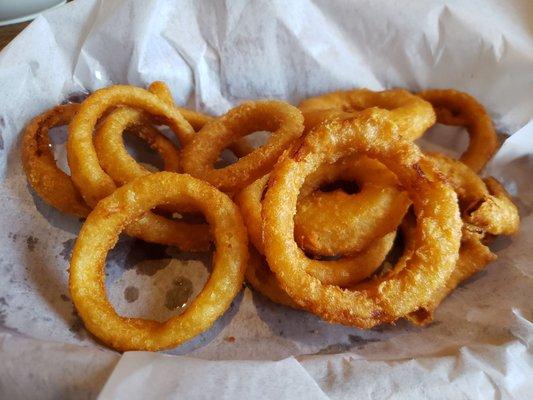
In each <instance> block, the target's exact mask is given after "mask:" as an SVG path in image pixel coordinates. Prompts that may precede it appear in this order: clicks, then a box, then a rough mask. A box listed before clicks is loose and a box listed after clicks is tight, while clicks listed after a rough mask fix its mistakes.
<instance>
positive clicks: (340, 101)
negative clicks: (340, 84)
mask: <svg viewBox="0 0 533 400" xmlns="http://www.w3.org/2000/svg"><path fill="white" fill-rule="evenodd" d="M371 107H379V108H382V109H385V110H389V117H390V118H391V119H393V120H394V122H395V123H396V124H397V125H398V127H399V128H400V131H401V135H402V136H403V137H405V138H406V139H411V140H414V139H417V138H419V137H420V136H422V135H423V134H424V132H425V131H426V130H427V129H428V128H429V127H431V126H433V125H434V124H435V112H434V111H433V107H431V104H429V103H428V102H426V101H424V100H422V101H421V99H420V98H418V97H417V96H415V95H414V94H412V93H410V92H409V91H407V90H403V89H392V90H384V91H381V92H374V91H372V90H368V89H355V90H346V91H338V92H331V93H327V94H324V95H321V96H316V97H311V98H308V99H306V100H303V101H302V102H301V103H300V105H299V108H300V110H302V113H303V114H304V116H305V120H306V122H305V127H306V129H311V128H312V127H313V126H315V125H316V124H317V123H319V122H320V121H321V120H323V119H324V118H327V117H334V116H335V115H338V112H349V113H353V112H357V111H362V110H364V109H367V108H371Z"/></svg>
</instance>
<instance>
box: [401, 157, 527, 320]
mask: <svg viewBox="0 0 533 400" xmlns="http://www.w3.org/2000/svg"><path fill="white" fill-rule="evenodd" d="M433 160H434V161H435V160H439V161H438V162H437V164H438V165H439V169H440V170H441V171H442V170H443V168H441V167H442V166H443V165H447V167H448V171H447V176H453V177H455V178H456V179H451V180H450V183H451V184H452V187H453V188H454V190H455V191H456V193H457V194H458V197H459V204H460V205H462V206H461V210H462V213H463V221H464V223H463V229H462V237H461V248H460V250H459V259H458V261H457V265H456V267H455V269H454V271H453V273H452V275H451V276H450V278H449V279H448V281H447V283H446V285H445V286H444V287H443V288H441V289H440V290H439V291H438V292H437V293H436V294H435V295H434V297H433V298H432V299H431V301H430V302H429V303H428V304H426V305H424V306H423V307H420V308H419V309H418V310H417V311H415V312H413V313H411V314H410V315H409V316H408V317H407V318H408V319H409V320H411V321H412V322H413V323H415V324H417V325H426V324H428V323H429V322H431V321H432V320H433V313H434V311H435V309H436V307H437V306H438V305H439V304H440V303H441V302H442V300H444V298H446V296H448V294H450V293H451V292H452V291H453V290H454V289H455V288H456V287H457V285H459V284H460V283H461V282H463V281H464V280H466V279H468V278H470V277H471V276H472V275H474V274H475V273H476V272H479V271H481V270H482V269H483V268H484V267H485V266H486V265H487V264H488V263H489V262H491V261H493V260H494V259H496V255H495V254H494V253H492V252H491V251H490V249H489V248H488V247H487V246H486V245H485V244H484V243H483V242H484V241H485V240H486V237H487V235H500V234H505V235H512V234H515V233H516V232H517V231H518V227H519V219H520V217H519V214H518V210H517V208H516V206H515V205H514V204H513V203H512V201H511V199H510V197H509V194H508V193H507V192H506V191H505V189H504V188H503V187H502V186H501V184H500V183H499V182H498V181H497V180H496V179H494V178H488V179H486V180H485V182H483V181H482V180H481V178H479V177H478V176H477V175H476V174H475V173H474V172H473V171H472V170H471V169H470V168H469V167H467V166H466V165H464V164H462V163H461V162H460V161H457V160H451V159H449V158H447V157H445V156H442V155H433ZM458 177H461V178H459V179H457V178H458ZM474 177H475V178H474ZM476 180H477V181H479V182H480V183H481V185H483V186H484V190H479V185H480V183H479V182H476ZM485 184H486V186H485ZM469 189H473V190H469ZM473 196H477V198H475V197H473ZM413 232H414V221H412V219H409V218H407V219H406V220H405V221H404V222H403V223H402V235H403V238H404V243H405V247H406V249H405V252H404V255H403V256H402V258H401V259H400V260H399V261H398V264H400V265H404V264H405V262H406V260H407V258H408V257H409V256H410V254H412V252H413V251H414V243H415V242H414V234H413Z"/></svg>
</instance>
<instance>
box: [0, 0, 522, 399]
mask: <svg viewBox="0 0 533 400" xmlns="http://www.w3.org/2000/svg"><path fill="white" fill-rule="evenodd" d="M532 27H533V3H532V2H530V1H528V0H523V1H519V0H514V1H496V0H493V1H468V2H463V1H425V2H408V1H397V2H388V1H385V0H379V1H370V0H367V1H365V0H363V1H357V2H354V1H325V0H324V1H313V2H311V1H292V2H285V1H214V0H213V1H192V0H191V1H164V0H149V1H146V0H144V1H140V0H138V1H125V0H124V1H123V0H115V1H98V0H77V1H74V2H72V3H69V4H67V5H66V6H64V7H61V8H59V9H57V10H54V11H51V12H48V13H45V14H44V15H43V16H41V17H39V18H37V19H36V20H35V21H34V22H33V23H32V24H31V25H30V26H29V27H28V28H27V29H26V30H24V31H23V32H22V33H21V35H19V37H17V38H16V39H15V40H14V41H13V42H12V43H11V44H10V45H9V46H8V47H6V48H5V49H4V50H3V51H2V52H1V53H0V182H1V191H0V199H1V200H2V207H0V227H1V228H0V359H1V360H2V362H0V397H1V398H4V397H5V398H31V397H34V396H36V395H38V396H39V397H40V398H71V397H73V398H92V397H95V396H96V395H97V393H99V392H100V390H101V389H102V387H104V384H105V382H106V381H107V383H106V384H105V387H104V390H103V392H102V398H128V399H131V398H146V397H148V396H154V397H155V396H160V397H166V396H172V395H178V394H181V395H185V394H186V395H188V396H189V397H192V398H212V397H213V396H214V395H216V396H217V397H218V398H237V397H245V396H246V397H261V398H301V397H306V396H307V397H309V398H327V397H330V398H354V397H363V398H378V399H381V398H413V397H420V398H450V399H451V398H484V399H486V398H524V399H526V398H531V397H532V396H533V378H532V377H533V357H532V355H531V342H532V338H533V325H532V322H531V321H533V302H532V300H531V296H532V293H533V258H532V256H531V249H532V248H533V239H532V237H533V216H532V215H531V212H532V210H533V185H532V184H531V182H532V181H531V176H532V174H533V124H532V123H530V124H529V125H528V121H530V119H531V118H532V116H533V97H532V96H531V94H532V93H533V30H532ZM154 80H164V81H166V82H167V83H168V84H169V85H170V87H171V88H172V91H173V94H174V99H175V101H176V103H178V104H188V105H190V106H192V107H195V108H197V109H199V110H202V111H205V112H209V113H215V114H217V113H222V112H224V111H226V110H227V109H228V108H229V107H231V106H233V105H235V104H238V103H239V102H240V101H242V100H245V99H253V98H279V99H284V100H287V101H290V102H293V103H297V102H298V101H299V100H301V99H302V98H305V97H306V96H309V95H315V94H318V93H321V92H325V91H328V90H335V89H347V88H354V87H368V88H370V89H375V90H379V89H383V88H390V87H405V88H408V89H411V90H414V91H416V90H420V89H423V88H428V87H445V88H447V87H451V88H456V89H459V90H463V91H466V92H469V93H471V94H472V95H474V96H476V97H477V98H478V99H479V101H480V102H481V103H483V104H484V105H485V106H486V107H487V110H488V111H489V112H490V114H491V116H492V117H493V119H494V121H495V124H496V126H497V128H498V129H499V131H500V133H502V135H501V136H502V139H504V138H507V137H508V136H509V135H511V136H510V137H509V138H507V140H505V142H504V144H503V146H502V148H501V150H500V151H499V153H498V154H497V156H496V157H495V159H494V160H493V161H492V163H491V164H490V166H489V167H488V168H487V171H486V173H490V174H492V175H494V176H496V177H497V178H498V179H500V180H502V182H503V183H504V184H505V185H506V187H507V188H508V189H509V191H510V192H511V194H512V195H513V196H514V197H515V199H516V201H517V203H518V205H519V207H520V212H521V217H522V227H521V232H520V234H519V235H517V236H516V237H514V238H500V239H498V240H497V241H496V242H495V244H494V250H495V251H496V252H497V254H498V260H497V261H495V262H493V263H492V264H491V265H489V266H488V268H487V269H486V270H484V271H483V272H481V273H479V274H477V275H476V276H474V277H473V278H472V279H470V280H469V281H468V282H466V283H464V284H462V285H461V286H460V287H459V288H458V289H457V290H456V291H454V292H453V294H452V295H451V296H449V298H447V299H446V300H445V301H444V302H443V304H442V305H441V307H440V308H439V309H438V311H437V314H436V321H435V323H433V324H432V325H430V326H429V327H427V328H424V329H421V328H416V327H413V326H410V325H408V324H407V323H403V322H400V323H398V324H397V325H395V326H385V327H378V328H376V329H373V330H370V331H361V330H357V329H353V328H347V327H343V326H339V325H330V324H328V323H325V322H323V321H321V320H320V319H319V318H317V317H315V316H313V315H310V314H307V313H304V312H300V311H295V310H290V309H287V308H284V307H281V306H278V305H275V304H272V303H271V302H269V301H267V300H266V299H264V298H263V297H261V296H259V295H257V294H255V293H253V292H252V291H250V290H249V289H245V290H244V291H243V293H242V294H240V295H239V296H238V297H237V298H236V299H235V301H234V302H233V304H232V306H231V308H230V309H229V310H228V312H227V313H226V314H225V315H224V316H223V317H222V318H221V319H220V320H219V321H217V323H216V324H215V325H214V326H213V328H212V329H211V330H209V331H208V332H206V333H204V334H203V335H200V336H199V337H197V338H196V339H194V340H192V341H190V342H188V343H186V344H184V345H182V346H180V347H178V348H176V349H173V350H171V351H169V352H167V353H168V355H164V354H150V353H127V354H125V355H123V356H121V355H120V354H118V353H116V352H113V351H110V350H107V349H104V348H103V347H102V346H101V345H100V344H98V343H97V342H95V341H94V340H93V338H92V337H91V336H90V335H89V334H88V333H87V332H86V331H85V330H84V328H83V324H82V323H81V321H80V319H79V317H78V316H77V315H76V313H75V311H74V309H73V306H72V303H71V301H70V298H69V294H68V286H67V268H68V260H69V256H70V251H71V249H72V246H73V244H74V241H75V238H76V234H77V232H78V230H79V228H80V226H81V222H80V221H78V220H77V219H75V218H71V217H67V216H64V215H61V214H60V213H59V212H57V211H56V210H54V209H53V208H51V207H49V206H47V205H46V204H45V203H44V202H42V201H41V200H40V199H39V198H38V197H37V196H36V195H35V193H34V192H33V191H32V190H31V189H30V188H29V186H28V184H27V182H26V179H25V176H24V173H23V171H22V166H21V162H20V156H19V154H20V148H19V145H20V137H21V135H20V133H21V130H22V129H23V127H24V125H25V124H26V123H27V122H28V121H29V120H30V119H31V118H32V117H33V116H34V115H36V114H37V113H39V112H42V111H44V110H45V109H47V108H49V107H51V106H53V105H55V104H57V103H60V102H62V101H66V100H68V99H70V100H76V99H80V98H83V96H84V95H86V93H87V92H90V91H92V90H95V89H97V88H100V87H102V86H106V85H110V84H113V83H129V84H133V85H139V86H147V85H148V84H149V83H150V82H152V81H154ZM64 136H65V133H64V130H59V131H58V132H56V133H55V134H54V141H55V143H56V146H55V151H56V155H57V157H58V159H59V163H60V165H64V151H63V144H62V142H63V141H64ZM465 143H466V135H465V134H464V132H463V131H461V130H458V129H449V128H436V129H434V130H432V132H430V133H429V134H428V136H427V138H425V140H424V143H423V145H424V146H426V147H432V148H439V149H442V150H444V151H447V152H449V153H451V154H457V153H458V152H459V151H460V150H461V149H462V148H464V146H465ZM209 261H210V255H209V254H184V253H180V252H178V251H177V250H176V249H172V248H166V247H163V246H155V245H147V244H144V243H142V242H139V241H136V240H133V239H129V238H123V239H122V240H121V241H120V242H119V243H118V245H117V246H116V248H115V249H114V250H113V251H112V252H111V253H110V255H109V257H108V267H107V274H108V276H107V286H108V294H109V297H110V299H111V300H112V302H113V304H114V305H115V307H116V308H117V310H118V311H119V312H120V313H121V314H124V315H138V316H145V317H152V318H158V319H165V318H168V317H169V316H170V315H173V313H176V312H177V311H175V310H174V311H171V310H169V308H168V307H166V306H165V305H166V304H167V301H168V299H169V293H171V292H172V290H173V289H174V288H175V285H176V284H179V282H184V281H187V282H189V281H190V282H191V283H192V294H193V295H194V293H197V292H198V291H199V290H201V287H202V284H203V282H205V279H206V278H207V276H208V273H209V271H208V268H206V267H205V266H206V265H208V264H209ZM176 282H178V283H176ZM170 297H171V296H170ZM167 305H168V304H167ZM183 356H186V357H183ZM243 360H247V361H243ZM117 362H118V364H117ZM115 365H116V368H115ZM113 368H115V369H114V371H113V373H112V375H111V378H110V379H109V380H107V379H108V377H109V375H110V373H111V371H112V370H113Z"/></svg>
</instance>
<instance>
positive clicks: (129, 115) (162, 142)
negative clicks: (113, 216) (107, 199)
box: [94, 107, 180, 186]
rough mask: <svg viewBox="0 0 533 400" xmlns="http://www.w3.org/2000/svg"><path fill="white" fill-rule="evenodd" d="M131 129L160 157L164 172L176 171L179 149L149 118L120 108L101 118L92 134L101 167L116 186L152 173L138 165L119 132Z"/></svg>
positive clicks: (177, 169)
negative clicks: (94, 132)
mask: <svg viewBox="0 0 533 400" xmlns="http://www.w3.org/2000/svg"><path fill="white" fill-rule="evenodd" d="M128 129H134V131H135V133H136V134H137V136H139V137H140V138H141V139H143V140H144V141H145V142H146V143H148V145H149V146H150V147H151V148H152V149H153V150H155V151H156V152H157V153H158V154H159V155H160V156H161V158H162V159H163V163H164V169H165V171H173V172H178V171H179V159H180V157H179V150H178V148H177V147H176V146H175V145H174V144H173V143H172V142H171V141H170V140H169V139H168V138H167V137H166V136H165V135H163V134H162V133H161V132H159V131H158V130H157V129H156V128H155V127H154V126H152V124H151V121H150V120H149V119H148V118H146V116H144V115H143V114H142V113H140V112H139V111H137V110H135V109H133V108H128V107H120V108H118V109H116V110H114V111H113V112H112V113H111V114H109V116H108V117H107V118H105V119H104V121H102V123H101V124H100V126H99V127H98V130H97V131H96V134H95V135H94V148H95V150H96V154H97V155H98V161H99V162H100V166H101V167H102V169H103V170H104V171H105V172H106V173H107V174H108V175H109V176H110V177H111V178H113V181H115V183H116V184H117V185H119V186H122V185H124V184H125V183H127V182H129V181H132V180H133V179H135V178H138V177H140V176H143V175H147V174H149V173H151V171H149V170H148V169H147V168H146V167H144V166H142V165H141V164H139V163H138V162H137V161H136V160H135V159H134V158H133V157H132V156H131V155H130V154H129V153H128V150H127V149H126V146H125V145H124V140H123V137H122V135H123V134H124V132H125V131H126V130H128Z"/></svg>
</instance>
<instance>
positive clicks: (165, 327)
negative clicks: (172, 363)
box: [69, 172, 248, 351]
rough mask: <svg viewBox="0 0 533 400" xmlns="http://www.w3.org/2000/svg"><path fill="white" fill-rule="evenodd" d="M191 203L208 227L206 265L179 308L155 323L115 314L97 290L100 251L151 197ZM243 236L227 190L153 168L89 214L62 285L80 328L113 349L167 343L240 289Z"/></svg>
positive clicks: (190, 331) (200, 325) (187, 335)
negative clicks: (209, 265)
mask: <svg viewBox="0 0 533 400" xmlns="http://www.w3.org/2000/svg"><path fill="white" fill-rule="evenodd" d="M191 203H194V204H195V205H196V207H197V208H198V209H199V210H200V211H202V212H203V214H204V215H205V217H206V219H207V221H208V222H209V224H210V225H211V227H212V231H213V235H214V237H215V243H216V251H215V254H214V257H213V271H212V273H211V276H210V278H209V280H208V281H207V283H206V284H205V286H204V288H203V289H202V291H201V293H200V294H199V295H198V297H197V298H196V299H195V300H194V301H193V302H192V303H191V305H190V306H189V307H188V308H187V309H186V310H185V311H184V312H183V314H181V315H177V316H174V317H172V318H170V319H169V320H167V321H165V322H163V323H160V322H157V321H153V320H147V319H140V318H125V317H121V316H119V315H117V313H116V312H115V310H114V309H113V306H112V305H111V304H110V303H109V300H108V299H107V295H106V291H105V284H104V279H105V274H104V268H105V259H106V255H107V252H108V251H109V250H110V249H111V248H112V247H113V246H114V245H115V243H116V241H117V239H118V235H119V233H120V231H121V230H123V229H124V227H125V226H127V225H128V224H130V223H131V222H134V221H135V220H136V219H137V218H139V217H141V216H142V215H143V214H145V213H146V212H147V211H148V210H150V209H152V208H154V207H156V206H158V205H163V204H166V205H173V206H176V207H177V208H178V209H179V208H180V206H182V205H183V206H190V205H191ZM247 260H248V239H247V237H246V229H245V228H244V224H243V222H242V218H241V216H240V213H239V210H238V209H237V207H236V206H235V204H234V203H233V202H232V201H231V199H230V198H229V197H227V196H226V195H225V194H223V193H221V192H219V191H218V190H216V189H215V188H213V187H212V186H211V185H209V184H207V183H205V182H202V181H200V180H198V179H195V178H192V177H190V176H187V175H179V174H176V173H171V172H158V173H155V174H150V175H146V176H143V177H141V178H139V179H137V180H134V181H132V182H130V183H128V184H126V185H124V186H122V187H121V188H119V189H117V190H116V191H115V192H114V193H113V194H112V195H110V196H109V197H107V198H105V199H103V200H102V201H101V202H100V203H99V204H98V205H97V206H96V207H95V208H94V210H93V211H92V212H91V213H90V214H89V216H88V217H87V221H86V222H85V224H84V225H83V227H82V229H81V232H80V235H79V237H78V239H77V241H76V245H75V246H74V251H73V255H72V260H71V264H70V281H69V286H70V293H71V296H72V300H73V302H74V305H75V306H76V309H77V311H78V313H79V315H80V317H81V318H82V320H83V322H84V324H85V326H86V327H87V329H88V330H89V331H90V332H91V333H92V334H94V335H95V336H96V337H97V338H99V339H100V340H102V341H103V342H104V343H106V344H107V345H109V346H111V347H113V348H115V349H117V350H120V351H126V350H152V351H155V350H160V349H165V348H169V347H175V346H177V345H179V344H181V343H183V342H185V341H186V340H189V339H191V338H192V337H194V336H196V335H198V334H199V333H201V332H204V331H205V330H207V329H208V328H209V327H210V326H211V325H212V324H213V322H215V320H216V319H217V318H218V317H220V316H221V315H222V314H223V313H224V312H225V311H226V310H227V308H228V307H229V305H230V304H231V301H232V300H233V298H234V297H235V296H236V295H237V293H238V292H239V291H240V290H241V287H242V283H243V280H244V271H245V268H246V265H247Z"/></svg>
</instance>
